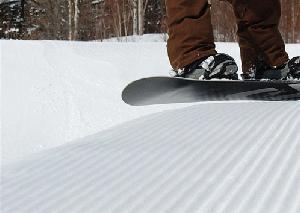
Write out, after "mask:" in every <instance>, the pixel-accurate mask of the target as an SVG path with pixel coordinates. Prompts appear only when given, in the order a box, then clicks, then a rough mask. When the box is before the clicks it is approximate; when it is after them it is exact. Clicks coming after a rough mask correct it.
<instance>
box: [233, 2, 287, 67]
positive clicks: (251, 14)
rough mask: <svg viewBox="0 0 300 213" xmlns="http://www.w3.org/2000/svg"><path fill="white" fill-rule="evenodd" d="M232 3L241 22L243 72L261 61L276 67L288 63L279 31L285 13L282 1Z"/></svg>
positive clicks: (239, 24)
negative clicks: (282, 10) (281, 18)
mask: <svg viewBox="0 0 300 213" xmlns="http://www.w3.org/2000/svg"><path fill="white" fill-rule="evenodd" d="M230 2H231V3H232V5H233V8H234V12H235V15H236V18H237V22H238V37H239V44H240V47H241V57H242V61H243V72H244V73H246V72H248V71H249V69H251V66H253V65H256V64H255V63H257V62H264V63H266V64H267V65H268V66H270V67H274V68H275V67H278V66H281V65H283V64H284V63H286V62H287V61H288V54H287V53H286V51H285V45H284V41H283V39H282V36H281V34H280V32H279V30H278V25H279V20H280V16H281V5H280V1H279V0H264V1H261V0H247V1H246V0H232V1H230ZM252 63H254V64H252Z"/></svg>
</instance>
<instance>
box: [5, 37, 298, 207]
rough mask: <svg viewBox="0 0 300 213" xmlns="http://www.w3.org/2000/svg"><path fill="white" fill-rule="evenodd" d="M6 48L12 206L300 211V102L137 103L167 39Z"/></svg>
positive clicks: (229, 47) (162, 60)
mask: <svg viewBox="0 0 300 213" xmlns="http://www.w3.org/2000/svg"><path fill="white" fill-rule="evenodd" d="M0 44H1V54H2V57H1V60H2V62H1V84H2V88H1V90H2V91H1V110H2V112H1V116H2V120H1V123H2V141H1V148H2V153H1V155H2V156H1V159H2V163H1V165H2V166H1V168H2V169H1V188H0V190H1V193H0V196H1V205H2V207H1V212H4V213H6V212H9V213H11V212H14V213H15V212H20V213H27V212H28V213H31V212H34V213H35V212H43V213H44V212H72V213H73V212H95V213H96V212H130V213H131V212H139V213H140V212H151V213H152V212H172V213H173V212H188V213H190V212H200V213H211V212H213V213H214V212H217V213H221V212H225V213H227V212H228V213H231V212H243V213H244V212H245V213H247V212H249V213H256V212H257V213H265V212H266V213H269V212H270V213H273V212H278V213H279V212H280V213H281V212H287V213H298V212H300V132H299V126H300V115H299V113H300V102H248V101H244V102H207V103H198V104H194V105H192V106H191V105H186V104H178V105H168V106H151V107H129V106H126V105H125V104H124V103H122V102H121V100H120V94H121V90H122V88H123V87H124V86H125V85H126V84H127V83H128V82H130V81H132V80H134V79H137V78H140V77H144V76H149V75H167V73H165V72H166V70H168V69H169V65H168V61H167V58H166V53H165V43H124V44H123V43H122V44H120V43H92V42H91V43H80V42H79V43H78V42H75V43H69V42H50V41H42V42H37V41H35V42H33V41H27V42H24V41H1V43H0ZM218 49H219V50H220V52H228V53H230V54H231V55H233V56H234V57H236V58H237V57H238V47H237V45H236V44H218ZM296 50H299V45H288V51H289V53H290V54H291V56H294V55H296V54H297V52H296ZM175 108H177V109H175ZM166 109H168V110H166ZM159 111H160V112H159ZM153 112H158V113H155V114H153ZM145 115H146V116H145ZM132 119H133V120H132ZM129 120H131V121H129ZM108 127H109V128H108ZM100 130H102V131H100ZM97 131H98V132H99V131H100V132H99V133H97V134H94V135H91V136H88V137H85V138H82V139H78V140H77V141H73V142H71V143H66V142H67V141H69V140H72V139H75V138H78V137H84V136H86V135H88V134H92V133H96V132H97ZM51 147H56V148H51ZM50 148H51V149H50ZM31 153H35V154H31ZM20 157H21V158H20Z"/></svg>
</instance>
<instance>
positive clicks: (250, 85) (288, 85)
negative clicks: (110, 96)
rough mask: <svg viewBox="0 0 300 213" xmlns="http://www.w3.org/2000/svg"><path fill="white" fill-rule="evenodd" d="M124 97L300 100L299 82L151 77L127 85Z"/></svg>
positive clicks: (140, 102) (149, 100)
mask: <svg viewBox="0 0 300 213" xmlns="http://www.w3.org/2000/svg"><path fill="white" fill-rule="evenodd" d="M122 99H123V101H124V102H125V103H127V104H129V105H132V106H144V105H153V104H170V103H191V102H201V101H230V100H259V101H297V100H300V81H255V80H248V81H242V80H193V79H185V78H174V77H149V78H143V79H139V80H137V81H134V82H132V83H130V84H129V85H127V86H126V87H125V89H124V90H123V92H122Z"/></svg>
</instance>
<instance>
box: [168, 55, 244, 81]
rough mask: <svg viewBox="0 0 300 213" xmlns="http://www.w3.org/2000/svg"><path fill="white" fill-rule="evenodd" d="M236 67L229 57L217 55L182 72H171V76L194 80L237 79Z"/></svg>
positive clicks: (201, 60) (187, 67)
mask: <svg viewBox="0 0 300 213" xmlns="http://www.w3.org/2000/svg"><path fill="white" fill-rule="evenodd" d="M237 71H238V66H237V64H236V63H235V61H234V59H233V58H232V57H230V56H229V55H226V54H223V53H219V54H216V55H213V56H209V57H208V58H206V59H200V60H197V61H195V62H193V63H192V64H190V65H188V66H186V67H185V68H184V69H182V70H178V71H171V73H170V74H171V76H173V77H181V78H190V79H196V80H211V79H230V80H237V79H238V74H237Z"/></svg>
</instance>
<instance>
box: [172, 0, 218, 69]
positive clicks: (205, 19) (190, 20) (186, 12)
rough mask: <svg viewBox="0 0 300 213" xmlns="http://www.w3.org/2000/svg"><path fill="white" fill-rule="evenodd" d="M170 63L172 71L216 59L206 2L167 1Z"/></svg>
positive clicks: (208, 8)
mask: <svg viewBox="0 0 300 213" xmlns="http://www.w3.org/2000/svg"><path fill="white" fill-rule="evenodd" d="M166 7H167V25H168V34H169V39H168V43H167V49H168V55H169V59H170V63H171V65H172V67H173V69H174V70H178V69H183V68H184V67H185V66H187V65H189V64H191V63H193V62H194V61H196V60H198V59H201V58H205V57H208V56H210V55H215V54H216V51H215V44H214V37H213V29H212V25H211V17H210V5H209V3H208V1H207V0H166Z"/></svg>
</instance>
